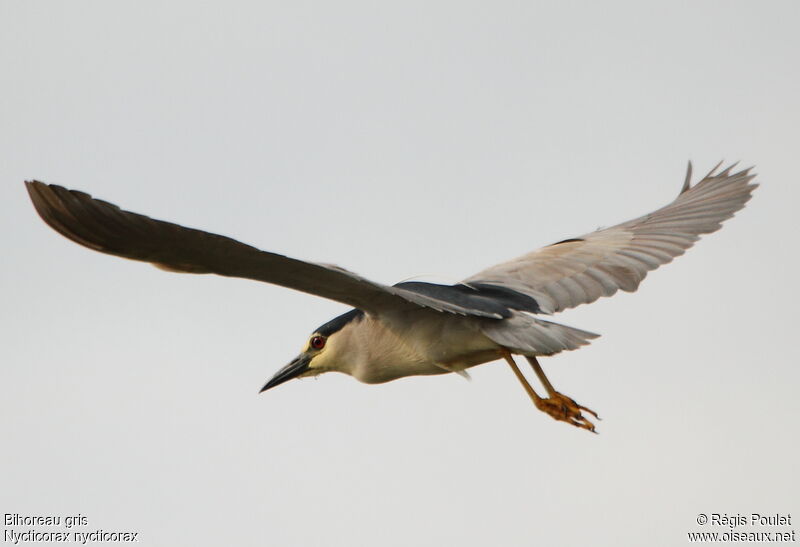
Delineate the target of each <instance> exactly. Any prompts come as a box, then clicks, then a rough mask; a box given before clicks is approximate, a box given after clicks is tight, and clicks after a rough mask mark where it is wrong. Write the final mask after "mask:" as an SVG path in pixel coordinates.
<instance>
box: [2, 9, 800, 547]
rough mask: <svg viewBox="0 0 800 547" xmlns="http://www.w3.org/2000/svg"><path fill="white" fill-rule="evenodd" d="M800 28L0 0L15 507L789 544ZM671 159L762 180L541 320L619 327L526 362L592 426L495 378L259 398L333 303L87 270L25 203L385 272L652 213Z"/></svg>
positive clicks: (759, 19)
mask: <svg viewBox="0 0 800 547" xmlns="http://www.w3.org/2000/svg"><path fill="white" fill-rule="evenodd" d="M798 6H800V5H798V3H797V2H792V1H786V2H685V3H677V2H663V3H642V2H611V3H608V2H603V3H595V2H562V3H556V2H551V3H543V2H491V3H489V2H403V3H375V2H336V3H332V2H331V3H329V2H291V3H289V2H280V3H275V2H272V3H271V2H266V3H265V2H235V1H234V2H224V3H223V2H197V1H192V2H188V1H187V2H169V3H166V2H147V1H137V2H102V1H94V2H84V1H71V2H53V1H42V2H30V1H10V0H3V1H2V2H0V83H2V88H1V89H2V92H0V93H1V95H0V96H2V99H3V100H2V101H0V181H2V183H0V192H2V194H1V195H0V229H2V233H3V234H4V236H3V238H2V243H3V256H4V265H5V267H4V268H2V269H0V281H1V282H2V287H3V291H2V295H3V305H2V307H0V314H2V315H0V329H1V330H0V331H1V332H2V337H3V340H2V344H0V348H2V349H0V360H2V366H0V385H2V386H3V389H2V391H3V396H2V398H0V413H2V416H3V418H4V419H3V432H2V443H3V445H2V446H3V448H2V450H0V468H1V469H2V470H3V471H2V486H1V487H0V512H2V513H9V512H11V513H20V514H29V515H32V514H43V515H47V514H53V515H67V514H76V513H81V514H83V515H85V516H87V517H88V520H89V527H88V528H87V530H88V529H97V528H102V529H105V530H134V531H138V532H139V534H140V544H142V545H154V546H161V545H164V546H167V545H170V546H172V545H190V544H192V545H225V544H228V545H242V546H249V545H276V546H277V545H280V546H303V547H307V546H315V545H319V546H340V545H341V546H353V545H381V546H384V545H385V546H395V545H396V546H406V545H419V546H438V545H463V546H483V545H503V546H530V545H536V544H543V545H553V546H561V545H645V544H648V545H683V544H685V543H686V542H687V537H686V532H688V531H691V530H699V529H703V528H701V527H699V526H698V525H697V524H696V523H695V519H696V517H697V514H698V513H701V512H702V513H714V512H717V513H725V512H727V513H729V514H737V513H740V514H750V513H753V512H758V513H775V512H779V513H784V514H785V513H793V514H794V515H795V518H796V519H800V504H798V500H799V499H800V496H798V486H799V484H798V483H799V482H800V479H798V474H797V469H796V467H797V461H798V459H800V444H799V443H798V433H797V431H798V426H797V419H798V412H799V411H800V402H798V398H797V395H796V394H797V389H798V387H800V368H798V365H799V364H800V355H798V354H799V353H800V352H798V349H797V345H796V343H795V339H796V337H797V333H796V332H795V329H796V327H797V315H796V313H797V312H796V308H797V306H798V304H799V303H800V302H798V300H799V299H798V295H797V292H796V290H795V288H794V287H795V286H796V271H797V267H798V261H797V257H796V252H795V250H796V243H795V242H794V239H792V238H793V237H794V236H795V234H796V233H797V220H796V218H795V209H796V207H797V203H798V200H799V199H800V190H799V188H800V181H798V176H797V171H796V161H797V156H798V152H800V138H799V137H798V127H800V103H799V102H798V97H800V68H798V67H800V63H798V58H799V57H800V37H798V32H797V28H798V24H799V23H800V7H798ZM689 158H691V159H692V160H693V161H694V162H695V166H696V171H703V172H704V171H706V170H708V169H710V168H711V167H712V166H713V165H714V164H716V162H717V161H719V160H720V159H726V160H730V161H735V160H742V161H743V162H744V163H745V164H755V165H756V166H757V172H758V173H759V176H758V182H760V183H761V184H762V186H761V187H760V188H759V189H758V190H757V192H756V194H755V197H754V198H753V200H752V201H751V202H750V203H749V204H748V206H747V208H746V209H745V210H744V211H742V212H741V213H740V214H739V215H737V217H736V218H734V219H732V220H730V221H729V222H728V223H727V224H726V225H725V227H724V228H723V229H722V231H721V232H719V233H716V234H713V235H711V236H709V237H707V238H705V239H704V240H703V241H701V242H700V243H699V244H698V245H697V246H696V248H694V249H692V250H691V251H690V252H689V253H688V254H687V255H686V256H684V257H681V258H679V259H678V260H676V262H675V263H673V264H670V265H668V266H666V267H664V268H662V269H660V270H658V271H657V272H654V273H653V274H651V276H650V277H649V278H648V279H647V280H646V281H645V283H644V284H643V285H642V287H641V289H640V290H639V292H638V293H636V294H634V295H627V294H623V295H619V296H616V297H614V298H612V299H607V300H604V301H600V302H597V303H595V304H593V305H591V306H585V307H582V308H579V309H576V310H573V311H571V312H568V313H567V314H563V315H560V316H558V317H557V319H558V320H560V321H563V322H565V323H567V324H570V325H575V326H578V327H581V328H584V329H587V330H591V331H594V332H599V333H601V334H602V335H603V336H602V337H601V338H600V339H598V340H596V341H595V342H593V343H592V344H591V345H590V346H589V347H587V348H584V349H581V350H580V351H577V352H572V353H568V354H562V355H558V356H556V357H553V358H550V359H545V360H543V361H542V363H543V366H544V367H545V370H546V371H547V372H548V374H549V375H550V378H551V380H552V381H553V382H554V383H555V384H556V387H557V388H559V389H560V390H561V391H563V392H564V393H566V394H568V395H570V396H572V397H574V398H575V399H576V400H578V401H579V402H581V403H583V404H585V405H587V406H589V407H591V408H594V409H595V410H597V411H598V412H599V413H600V415H601V416H602V417H603V421H602V422H600V423H599V426H598V430H599V432H600V435H598V436H594V435H590V434H587V433H586V432H584V431H579V430H577V429H574V428H570V427H568V426H566V425H564V424H561V423H557V422H555V421H553V420H551V419H550V418H548V417H547V416H545V415H543V414H542V413H540V412H538V411H536V410H535V409H534V407H533V406H532V405H531V403H530V401H529V400H528V399H527V396H526V395H525V393H524V391H523V390H522V389H521V388H520V386H519V385H518V383H517V381H516V380H515V379H514V377H513V375H512V374H511V372H510V371H509V370H508V367H507V366H505V365H504V364H502V363H493V364H487V365H483V366H481V367H478V368H476V369H473V372H472V376H473V381H472V382H465V381H464V380H462V379H461V378H459V377H457V376H454V375H448V376H442V377H435V378H430V377H428V378H410V379H404V380H399V381H396V382H392V383H389V384H385V385H381V386H366V385H362V384H359V383H357V382H356V381H354V380H352V379H351V378H348V377H345V376H340V375H326V376H322V377H320V378H318V379H317V380H304V381H294V382H290V383H288V384H286V385H283V386H280V387H279V388H276V389H275V390H273V391H270V392H268V393H266V394H263V395H258V394H257V392H258V389H259V388H260V387H261V386H262V385H263V383H264V382H265V381H266V380H267V379H268V378H269V377H270V376H271V375H272V374H273V373H274V372H275V371H276V370H277V369H278V368H279V367H281V366H282V365H284V364H285V363H286V362H287V361H288V359H290V358H291V357H293V356H294V355H295V353H296V352H297V351H298V349H299V348H300V346H301V345H302V343H303V342H304V340H305V337H306V336H307V334H308V333H309V332H310V330H311V329H313V328H314V327H316V326H317V325H319V324H321V323H323V322H324V321H326V320H327V319H329V318H330V317H332V316H333V315H335V314H338V313H341V312H342V311H344V310H345V309H346V308H344V307H343V306H341V305H339V304H336V303H332V302H328V301H324V300H321V299H318V298H315V297H311V296H308V295H303V294H300V293H295V292H293V291H288V290H285V289H281V288H278V287H272V286H268V285H263V284H258V283H255V282H248V281H241V280H230V279H223V278H216V277H209V276H198V277H193V276H185V275H183V276H182V275H177V274H168V273H164V272H162V271H159V270H157V269H155V268H152V267H150V266H147V265H144V264H138V263H133V262H128V261H124V260H120V259H116V258H114V257H108V256H104V255H101V254H97V253H92V252H90V251H88V250H86V249H83V248H81V247H79V246H77V245H74V244H72V243H71V242H69V241H67V240H66V239H64V238H62V237H60V236H59V235H57V234H56V233H55V232H53V231H52V230H50V229H49V228H48V227H46V226H45V225H44V224H43V223H42V222H41V221H40V220H39V218H38V217H37V216H36V214H35V213H34V211H33V208H32V207H31V205H30V203H29V201H28V198H27V195H26V193H25V191H24V188H23V185H22V181H23V180H24V179H29V178H38V179H41V180H45V181H47V182H55V183H59V184H63V185H65V186H68V187H71V188H77V189H81V190H84V191H87V192H90V193H92V194H93V195H95V196H97V197H100V198H103V199H106V200H108V201H111V202H113V203H116V204H119V205H121V206H123V207H124V208H127V209H129V210H133V211H137V212H141V213H145V214H148V215H151V216H155V217H157V218H162V219H166V220H171V221H175V222H179V223H182V224H186V225H189V226H194V227H199V228H203V229H207V230H211V231H216V232H219V233H223V234H225V235H229V236H231V237H235V238H237V239H240V240H241V241H244V242H247V243H250V244H252V245H256V246H259V247H261V248H265V249H269V250H273V251H278V252H283V253H286V254H289V255H292V256H297V257H300V258H305V259H311V260H317V261H323V262H334V263H337V264H340V265H342V266H344V267H347V268H349V269H352V270H354V271H356V272H359V273H361V274H362V275H365V276H368V277H370V278H373V279H376V280H378V281H382V282H387V283H388V282H395V281H399V280H402V279H406V278H409V277H412V276H416V275H420V274H424V275H436V276H439V277H438V279H440V280H441V279H444V280H448V279H449V280H457V279H460V278H463V277H466V276H467V275H469V274H472V273H474V272H476V271H478V270H480V269H482V268H484V267H486V266H488V265H490V264H493V263H496V262H499V261H501V260H504V259H507V258H510V257H513V256H516V255H518V254H521V253H523V252H527V251H529V250H532V249H534V248H536V247H538V246H541V245H544V244H548V243H551V242H553V241H557V240H559V239H564V238H567V237H571V236H576V235H579V234H581V233H584V232H586V231H589V230H593V229H595V228H596V227H598V226H603V225H610V224H613V223H616V222H618V221H622V220H627V219H628V218H632V217H634V216H638V215H640V214H643V213H646V212H648V211H650V210H652V209H654V208H656V207H659V206H661V205H663V204H665V203H666V202H668V201H669V200H671V199H672V198H673V197H674V195H675V194H676V193H677V192H678V190H679V188H680V185H681V182H682V179H683V173H684V168H685V162H686V160H687V159H689ZM798 527H800V525H798ZM705 529H709V530H712V531H713V529H711V528H710V527H706V528H705ZM718 531H724V530H720V529H718Z"/></svg>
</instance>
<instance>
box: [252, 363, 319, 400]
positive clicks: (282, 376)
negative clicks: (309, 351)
mask: <svg viewBox="0 0 800 547" xmlns="http://www.w3.org/2000/svg"><path fill="white" fill-rule="evenodd" d="M310 361H311V357H309V356H308V355H300V356H298V357H295V359H294V360H293V361H292V362H291V363H289V364H288V365H286V366H285V367H283V368H282V369H280V370H279V371H278V372H276V373H275V376H273V377H272V379H271V380H270V381H269V382H267V383H266V384H265V385H264V387H262V388H261V391H259V393H264V392H265V391H267V390H268V389H269V388H272V387H275V386H277V385H279V384H282V383H284V382H287V381H289V380H291V379H292V378H297V377H298V376H300V375H301V374H303V373H304V372H306V371H307V370H308V363H309V362H310Z"/></svg>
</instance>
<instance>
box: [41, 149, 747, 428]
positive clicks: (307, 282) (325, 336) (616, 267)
mask: <svg viewBox="0 0 800 547" xmlns="http://www.w3.org/2000/svg"><path fill="white" fill-rule="evenodd" d="M718 168H719V165H717V167H715V168H714V169H713V170H712V171H711V172H710V173H709V174H708V175H706V177H705V178H703V179H702V180H701V181H700V182H699V183H697V184H696V185H694V186H691V184H690V179H691V163H690V164H689V169H688V170H687V173H686V180H685V182H684V184H683V187H682V188H681V192H680V194H679V195H678V197H677V198H676V199H675V201H673V202H672V203H670V204H669V205H667V206H665V207H662V208H661V209H658V210H657V211H654V212H652V213H650V214H648V215H645V216H643V217H639V218H636V219H634V220H631V221H628V222H624V223H622V224H618V225H616V226H612V227H610V228H605V229H601V230H597V231H596V232H592V233H590V234H586V235H583V236H580V237H575V238H570V239H565V240H563V241H560V242H558V243H554V244H552V245H549V246H547V247H543V248H541V249H539V250H536V251H533V252H531V253H528V254H526V255H523V256H521V257H519V258H515V259H513V260H510V261H508V262H503V263H502V264H498V265H496V266H492V267H490V268H487V269H486V270H483V271H482V272H480V273H478V274H476V275H473V276H472V277H469V278H467V279H465V280H464V281H462V282H461V283H458V284H456V285H439V284H433V283H423V282H405V283H398V284H397V285H394V286H391V287H390V286H388V285H381V284H380V283H375V282H373V281H369V280H368V279H364V278H363V277H360V276H358V275H357V274H354V273H352V272H349V271H347V270H344V269H342V268H339V267H337V266H332V265H328V264H317V263H313V262H304V261H302V260H297V259H294V258H288V257H286V256H283V255H279V254H275V253H270V252H265V251H260V250H258V249H256V248H255V247H250V246H249V245H245V244H244V243H240V242H238V241H235V240H233V239H230V238H227V237H224V236H220V235H216V234H210V233H208V232H202V231H200V230H194V229H192V228H186V227H183V226H179V225H177V224H172V223H169V222H163V221H160V220H154V219H151V218H149V217H146V216H142V215H138V214H136V213H130V212H128V211H123V210H122V209H120V208H118V207H117V206H115V205H112V204H110V203H107V202H105V201H101V200H98V199H93V198H92V197H91V196H89V195H88V194H85V193H83V192H78V191H75V190H67V189H66V188H62V187H61V186H56V185H47V184H44V183H42V182H38V181H31V182H27V183H26V185H27V188H28V192H29V194H30V197H31V199H32V200H33V204H34V206H35V207H36V210H37V211H38V213H39V215H40V216H41V217H42V219H44V221H45V222H46V223H47V224H49V225H50V226H51V227H52V228H53V229H55V230H56V231H57V232H59V233H60V234H62V235H64V236H66V237H67V238H69V239H71V240H72V241H75V242H76V243H79V244H81V245H83V246H85V247H89V248H90V249H94V250H96V251H100V252H103V253H108V254H112V255H117V256H121V257H124V258H130V259H134V260H142V261H145V262H151V263H152V264H154V265H156V266H158V267H159V268H163V269H165V270H169V271H174V272H186V273H214V274H218V275H224V276H228V277H242V278H246V279H254V280H257V281H265V282H267V283H274V284H276V285H281V286H284V287H289V288H291V289H296V290H299V291H303V292H307V293H310V294H315V295H318V296H322V297H324V298H329V299H331V300H335V301H338V302H342V303H344V304H348V305H350V306H353V308H354V309H353V310H351V311H349V312H347V313H345V314H343V315H340V316H339V317H336V318H335V319H333V320H331V321H329V322H327V323H325V324H324V325H322V326H321V327H319V328H317V329H315V330H314V332H312V333H311V336H310V337H309V338H308V340H307V341H306V343H305V345H304V347H303V350H302V351H301V353H300V355H299V356H298V357H296V358H295V359H294V360H293V361H292V362H290V363H289V364H288V365H286V366H285V367H283V368H282V369H280V370H279V371H278V372H277V373H276V374H275V375H274V376H273V377H272V379H271V380H270V381H269V382H267V384H266V385H265V386H264V387H263V388H262V390H261V391H264V390H267V389H270V388H272V387H275V386H277V385H278V384H282V383H283V382H286V381H287V380H290V379H292V378H298V377H303V376H314V375H317V374H321V373H323V372H331V371H336V372H344V373H345V374H349V375H350V376H353V377H354V378H356V379H357V380H360V381H362V382H366V383H370V384H375V383H381V382H388V381H390V380H395V379H397V378H402V377H405V376H414V375H427V374H444V373H448V372H456V373H460V374H466V372H465V371H466V369H468V368H470V367H473V366H475V365H479V364H482V363H486V362H489V361H494V360H497V359H501V358H502V359H505V360H506V361H507V362H508V364H509V365H510V366H511V368H512V370H513V371H514V374H515V375H516V376H517V378H518V379H519V381H520V382H521V383H522V385H523V387H524V388H525V390H526V391H527V393H528V395H529V396H530V398H531V399H532V400H533V402H534V404H535V405H536V408H538V409H539V410H542V411H543V412H546V413H547V414H549V415H550V416H552V417H553V418H555V419H557V420H562V421H565V422H568V423H570V424H572V425H575V426H577V427H582V428H585V429H588V430H591V431H594V425H593V424H592V423H591V422H590V421H589V420H588V419H587V418H586V417H585V416H584V415H583V414H582V411H586V412H587V413H590V414H592V415H594V416H595V417H597V415H596V414H595V413H594V412H593V411H591V410H589V409H588V408H586V407H584V406H581V405H579V404H578V403H576V402H575V401H573V400H572V399H571V398H569V397H567V396H565V395H563V394H561V393H559V392H558V391H556V390H555V389H554V388H553V386H552V385H551V384H550V382H549V381H548V379H547V377H546V376H545V374H544V371H543V370H542V367H541V366H540V365H539V362H538V361H537V360H536V358H537V357H538V356H543V355H555V354H556V353H559V352H561V351H565V350H573V349H576V348H578V347H580V346H583V345H585V344H588V343H589V340H592V339H593V338H596V337H597V336H598V335H597V334H593V333H591V332H587V331H584V330H580V329H576V328H573V327H568V326H566V325H561V324H558V323H553V322H551V321H547V320H545V319H543V316H544V315H550V314H553V313H556V312H560V311H562V310H565V309H567V308H572V307H575V306H577V305H579V304H588V303H590V302H594V301H595V300H597V299H598V298H600V297H601V296H611V295H613V294H614V293H616V292H617V291H618V290H620V289H622V290H623V291H629V292H630V291H635V290H636V288H637V287H638V286H639V283H641V281H642V280H643V279H644V278H645V276H646V275H647V272H648V271H650V270H653V269H655V268H657V267H658V266H660V265H662V264H666V263H668V262H670V261H671V260H672V259H673V258H675V257H676V256H679V255H681V254H683V253H684V251H685V250H686V249H688V248H689V247H691V246H692V245H693V244H694V242H695V241H697V240H698V239H699V236H700V235H701V234H708V233H711V232H714V231H716V230H718V229H719V228H720V225H721V222H722V221H724V220H725V219H727V218H730V217H731V216H733V214H734V213H735V212H736V211H738V210H739V209H741V208H742V207H743V206H744V204H745V203H746V202H747V201H748V200H749V199H750V196H751V193H752V191H753V189H754V188H755V187H756V186H757V185H756V184H750V181H751V180H752V179H753V177H754V176H755V175H751V174H750V173H749V171H750V169H745V170H742V171H739V172H736V173H731V171H732V169H733V166H731V167H729V168H727V169H725V170H724V171H722V172H720V173H716V171H717V169H718ZM513 354H516V355H523V356H525V358H526V359H527V360H528V361H529V362H530V364H531V366H532V367H533V369H534V371H535V373H536V375H537V376H538V378H539V380H540V381H541V383H542V386H543V387H544V389H545V391H546V392H547V397H542V396H540V395H539V394H537V393H536V391H535V390H534V389H533V388H532V387H531V386H530V384H529V383H528V382H527V381H526V379H525V377H524V376H523V374H522V373H521V372H520V370H519V368H518V367H517V365H516V363H515V362H514V359H513V358H512V355H513Z"/></svg>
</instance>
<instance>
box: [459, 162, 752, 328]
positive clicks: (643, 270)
mask: <svg viewBox="0 0 800 547" xmlns="http://www.w3.org/2000/svg"><path fill="white" fill-rule="evenodd" d="M720 165H721V163H720V164H718V165H717V166H716V167H715V168H714V169H712V171H711V172H710V173H709V174H708V175H706V176H705V178H703V180H701V181H700V182H698V183H697V184H695V185H694V186H691V184H690V180H691V175H692V164H691V162H690V163H689V167H688V169H687V173H686V180H685V182H684V184H683V188H681V192H680V194H679V195H678V197H677V198H676V199H675V201H673V202H672V203H670V204H669V205H667V206H666V207H662V208H661V209H658V210H657V211H654V212H652V213H650V214H649V215H645V216H643V217H639V218H636V219H634V220H631V221H628V222H624V223H622V224H618V225H616V226H612V227H610V228H605V229H602V230H598V231H596V232H592V233H590V234H587V235H584V236H581V237H577V238H573V239H567V240H564V241H562V242H560V243H555V244H553V245H550V246H549V247H543V248H541V249H539V250H536V251H533V252H532V253H528V254H526V255H524V256H521V257H518V258H515V259H513V260H510V261H508V262H503V263H502V264H498V265H496V266H492V267H490V268H488V269H486V270H483V271H482V272H480V273H478V274H476V275H473V276H472V277H470V278H468V279H466V280H465V281H464V283H465V284H468V285H469V284H491V285H495V286H501V287H505V288H507V289H511V290H514V291H518V292H520V293H522V294H525V295H527V296H530V297H531V298H534V299H535V300H536V301H537V303H538V304H539V306H540V308H541V309H542V311H543V312H546V313H554V312H558V311H561V310H564V309H567V308H572V307H575V306H578V305H579V304H588V303H590V302H594V301H595V300H597V299H598V298H600V297H601V296H611V295H613V294H614V293H616V292H617V291H618V290H619V289H622V290H623V291H628V292H633V291H635V290H636V289H637V288H638V287H639V283H641V282H642V280H643V279H644V278H645V276H646V275H647V272H649V271H650V270H654V269H656V268H658V267H659V266H661V265H662V264H666V263H668V262H671V261H672V259H673V258H675V257H676V256H679V255H682V254H683V253H684V252H685V251H686V249H688V248H689V247H691V246H692V245H693V244H694V243H695V241H697V240H698V239H700V235H701V234H709V233H711V232H715V231H717V230H718V229H719V228H720V227H721V223H722V221H724V220H726V219H728V218H730V217H732V216H733V214H734V213H735V212H736V211H738V210H739V209H741V208H742V207H744V204H745V203H747V201H748V200H749V199H750V197H751V194H752V192H753V189H754V188H756V187H757V186H758V185H757V184H750V181H751V180H752V179H753V178H754V177H755V175H751V174H750V169H752V168H750V169H745V170H742V171H738V172H736V173H733V174H731V170H732V169H733V168H734V166H733V165H732V166H731V167H728V168H727V169H725V170H724V171H722V172H720V173H715V172H716V170H717V169H718V168H719V166H720Z"/></svg>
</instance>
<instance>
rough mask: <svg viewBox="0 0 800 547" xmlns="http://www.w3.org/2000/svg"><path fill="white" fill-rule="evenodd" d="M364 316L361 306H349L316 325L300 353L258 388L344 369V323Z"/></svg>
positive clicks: (345, 348)
mask: <svg viewBox="0 0 800 547" xmlns="http://www.w3.org/2000/svg"><path fill="white" fill-rule="evenodd" d="M363 316H364V312H362V311H360V310H350V311H349V312H347V313H345V314H343V315H340V316H339V317H336V318H335V319H332V320H331V321H328V322H327V323H325V324H324V325H322V326H321V327H319V328H317V329H315V330H314V332H313V333H312V334H311V336H309V337H308V340H307V341H306V343H305V346H303V350H302V351H301V352H300V355H298V356H297V357H295V358H294V359H292V361H291V362H290V363H289V364H288V365H286V366H285V367H283V368H282V369H280V370H279V371H278V372H276V373H275V375H274V376H273V377H272V378H271V379H270V381H269V382H267V383H266V384H265V385H264V387H262V388H261V392H264V391H266V390H268V389H270V388H273V387H275V386H277V385H279V384H282V383H284V382H286V381H288V380H291V379H292V378H301V377H303V376H316V375H318V374H322V373H323V372H329V371H338V372H347V369H346V366H347V353H348V352H347V347H348V344H347V341H346V339H347V338H348V337H347V336H346V335H345V334H344V333H346V332H347V329H346V328H345V327H347V326H348V325H351V324H352V323H354V322H356V321H360V320H361V318H362V317H363Z"/></svg>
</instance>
